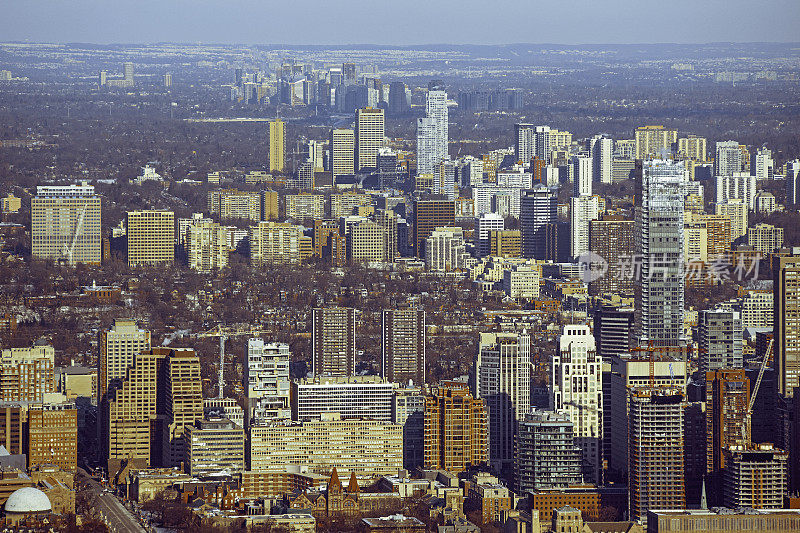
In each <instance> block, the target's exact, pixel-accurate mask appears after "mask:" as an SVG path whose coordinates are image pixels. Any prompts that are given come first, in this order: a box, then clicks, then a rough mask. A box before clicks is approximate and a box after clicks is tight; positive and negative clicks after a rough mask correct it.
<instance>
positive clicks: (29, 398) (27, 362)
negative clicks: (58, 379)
mask: <svg viewBox="0 0 800 533" xmlns="http://www.w3.org/2000/svg"><path fill="white" fill-rule="evenodd" d="M54 357H55V352H54V350H53V347H52V346H48V345H37V346H33V347H31V348H7V349H5V350H3V352H2V355H1V356H0V400H2V401H4V402H41V401H43V400H44V395H45V394H47V393H50V392H54V391H55V375H54V369H53V361H54Z"/></svg>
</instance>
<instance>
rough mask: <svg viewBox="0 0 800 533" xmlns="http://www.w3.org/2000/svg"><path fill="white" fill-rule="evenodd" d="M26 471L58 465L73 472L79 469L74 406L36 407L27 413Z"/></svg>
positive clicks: (71, 404) (38, 405) (45, 405)
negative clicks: (37, 467) (41, 466)
mask: <svg viewBox="0 0 800 533" xmlns="http://www.w3.org/2000/svg"><path fill="white" fill-rule="evenodd" d="M26 441H27V450H26V454H27V456H28V468H35V467H36V466H40V465H57V466H58V467H60V468H61V469H62V470H65V471H68V472H75V469H76V468H77V466H78V411H77V409H75V404H73V403H60V404H47V403H45V404H37V405H32V406H30V408H29V409H28V423H27V439H26Z"/></svg>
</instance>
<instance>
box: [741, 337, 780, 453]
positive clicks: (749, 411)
mask: <svg viewBox="0 0 800 533" xmlns="http://www.w3.org/2000/svg"><path fill="white" fill-rule="evenodd" d="M774 343H775V338H774V337H773V338H771V339H770V340H769V344H768V345H767V351H766V352H764V359H763V360H762V361H761V368H760V369H759V370H758V377H757V378H756V384H755V385H754V386H753V390H752V391H751V392H750V402H749V403H748V404H747V411H745V414H744V417H743V418H742V445H744V446H747V445H748V444H750V443H749V442H748V439H747V428H748V427H750V422H751V416H752V414H753V405H755V403H756V396H758V389H759V387H761V379H762V378H763V377H764V371H765V370H766V369H767V364H768V363H769V358H770V356H771V355H772V350H773V348H774Z"/></svg>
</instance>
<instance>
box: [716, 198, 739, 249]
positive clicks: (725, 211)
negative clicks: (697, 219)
mask: <svg viewBox="0 0 800 533" xmlns="http://www.w3.org/2000/svg"><path fill="white" fill-rule="evenodd" d="M714 213H715V214H717V215H720V216H724V217H726V218H728V220H730V222H731V241H735V240H736V239H738V238H739V237H742V236H744V235H747V205H746V204H745V203H744V202H743V201H742V200H740V199H731V200H728V201H727V202H726V203H724V204H714Z"/></svg>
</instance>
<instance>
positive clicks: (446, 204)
mask: <svg viewBox="0 0 800 533" xmlns="http://www.w3.org/2000/svg"><path fill="white" fill-rule="evenodd" d="M455 216H456V215H455V202H450V201H445V200H416V201H415V202H414V213H413V217H414V219H413V220H414V238H413V245H414V247H415V248H414V254H415V255H416V256H417V257H419V258H424V257H425V241H426V240H427V238H428V237H430V236H431V233H433V232H434V230H435V229H437V228H446V227H450V226H453V225H454V224H455V220H456V219H455Z"/></svg>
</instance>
